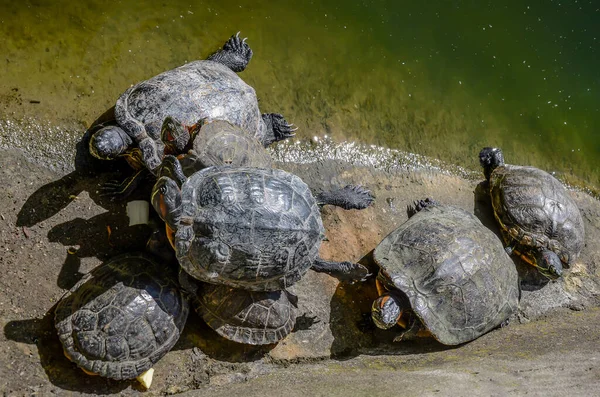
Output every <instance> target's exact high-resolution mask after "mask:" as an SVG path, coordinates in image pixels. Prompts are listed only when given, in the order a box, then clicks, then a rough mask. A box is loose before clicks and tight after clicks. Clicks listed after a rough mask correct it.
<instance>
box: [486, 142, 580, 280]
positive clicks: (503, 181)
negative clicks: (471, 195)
mask: <svg viewBox="0 0 600 397" xmlns="http://www.w3.org/2000/svg"><path fill="white" fill-rule="evenodd" d="M479 162H480V163H481V166H482V167H483V171H484V174H485V178H486V179H487V181H488V185H489V191H490V196H491V201H492V207H493V209H494V216H495V218H496V220H497V221H498V224H499V225H500V229H501V230H502V235H503V237H504V240H505V244H506V245H507V252H508V253H514V254H517V255H519V256H520V257H521V259H523V260H524V261H525V262H527V263H529V264H531V265H533V266H535V267H536V268H537V269H538V271H539V272H540V273H541V274H543V275H544V276H546V277H547V278H549V279H556V278H559V277H560V276H561V275H562V272H563V264H564V265H566V266H568V265H569V264H571V263H573V261H575V260H576V259H577V257H578V256H579V254H580V253H581V249H582V248H583V245H584V239H585V230H584V226H583V219H582V217H581V213H580V212H579V208H577V205H576V204H575V202H574V201H573V199H572V198H571V196H570V194H569V192H568V191H567V189H566V188H565V187H564V185H563V184H562V183H560V182H559V181H558V180H557V179H556V178H554V177H553V176H552V175H550V174H548V173H547V172H545V171H542V170H540V169H537V168H534V167H523V166H518V165H509V164H504V156H503V155H502V151H501V150H500V149H497V148H491V147H486V148H483V149H482V150H481V152H480V153H479ZM561 262H562V263H561Z"/></svg>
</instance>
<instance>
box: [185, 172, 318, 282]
mask: <svg viewBox="0 0 600 397" xmlns="http://www.w3.org/2000/svg"><path fill="white" fill-rule="evenodd" d="M181 196H182V216H181V221H180V225H179V227H178V228H177V231H176V233H175V250H176V253H177V259H178V260H179V263H180V264H181V266H182V268H183V269H185V271H186V272H187V273H188V274H190V275H191V276H192V277H194V278H196V279H198V280H201V281H205V282H209V283H220V284H226V285H229V286H232V287H237V288H243V289H247V290H252V291H275V290H282V289H286V288H287V287H288V286H290V285H292V284H293V283H295V282H296V281H298V280H299V279H300V278H301V277H302V276H303V275H304V273H306V271H307V270H308V269H309V268H310V267H311V266H312V265H313V263H314V260H315V259H316V257H317V255H318V252H319V247H320V245H321V241H322V239H323V238H324V229H323V222H322V221H321V214H320V212H319V207H318V205H317V203H316V200H315V198H314V197H313V195H312V194H311V192H310V189H309V187H308V186H307V185H306V184H305V183H304V182H303V181H302V180H301V179H300V178H298V177H297V176H295V175H293V174H290V173H288V172H285V171H282V170H277V169H260V168H246V167H242V168H238V167H226V166H219V167H210V168H206V169H204V170H202V171H199V172H197V173H195V174H194V175H192V176H191V177H190V178H188V179H187V181H186V182H185V183H184V184H183V186H182V193H181Z"/></svg>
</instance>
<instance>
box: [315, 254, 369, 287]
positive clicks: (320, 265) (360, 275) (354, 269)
mask: <svg viewBox="0 0 600 397" xmlns="http://www.w3.org/2000/svg"><path fill="white" fill-rule="evenodd" d="M311 269H313V270H314V271H316V272H320V273H327V274H329V275H331V276H334V277H335V278H337V279H338V280H340V281H348V282H352V283H353V282H356V281H365V280H366V279H367V278H368V277H369V276H370V275H371V273H369V269H367V268H366V267H365V266H363V265H361V264H359V263H352V262H346V261H344V262H334V261H326V260H324V259H321V258H319V257H317V259H316V260H315V263H314V264H313V265H312V267H311Z"/></svg>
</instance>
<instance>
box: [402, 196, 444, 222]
mask: <svg viewBox="0 0 600 397" xmlns="http://www.w3.org/2000/svg"><path fill="white" fill-rule="evenodd" d="M438 204H439V203H438V202H437V201H435V200H434V199H431V198H429V197H428V198H426V199H425V200H415V201H414V202H413V203H412V204H411V205H409V206H408V207H406V213H407V214H408V217H409V218H410V217H411V216H413V215H414V214H416V213H417V212H419V211H421V210H422V209H424V208H427V207H432V206H434V205H438Z"/></svg>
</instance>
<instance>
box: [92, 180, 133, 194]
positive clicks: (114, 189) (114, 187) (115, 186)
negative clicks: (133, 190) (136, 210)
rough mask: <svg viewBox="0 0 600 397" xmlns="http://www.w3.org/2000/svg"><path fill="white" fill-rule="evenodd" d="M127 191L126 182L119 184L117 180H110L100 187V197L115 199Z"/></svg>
mask: <svg viewBox="0 0 600 397" xmlns="http://www.w3.org/2000/svg"><path fill="white" fill-rule="evenodd" d="M126 190H127V183H126V181H122V182H119V181H117V180H112V181H108V182H106V183H104V184H103V185H102V186H100V189H99V191H100V194H99V195H100V197H112V198H116V197H119V196H122V195H123V194H124V193H125V191H126Z"/></svg>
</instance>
